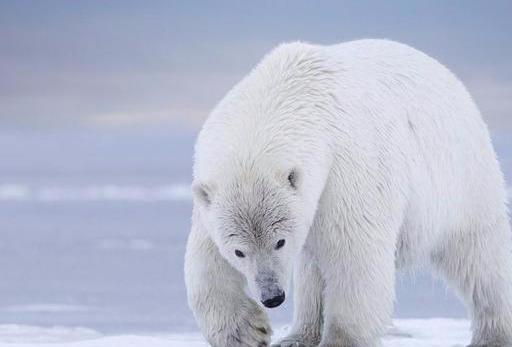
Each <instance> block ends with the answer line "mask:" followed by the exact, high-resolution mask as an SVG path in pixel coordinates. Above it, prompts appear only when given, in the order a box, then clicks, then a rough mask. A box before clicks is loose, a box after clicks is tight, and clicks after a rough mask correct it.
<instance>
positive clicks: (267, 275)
mask: <svg viewBox="0 0 512 347" xmlns="http://www.w3.org/2000/svg"><path fill="white" fill-rule="evenodd" d="M298 183H299V182H298V177H297V171H296V170H290V171H289V172H288V173H287V174H286V175H285V177H284V178H283V177H278V178H276V176H274V177H265V176H263V175H244V176H243V177H237V178H235V179H233V180H231V182H230V183H229V184H226V185H225V186H223V187H220V186H218V187H216V190H215V191H214V192H212V191H211V189H210V188H208V187H205V186H200V187H197V186H196V187H195V188H194V191H195V193H196V197H198V199H199V200H201V201H202V202H201V203H200V205H202V207H201V208H203V209H204V211H205V213H206V215H207V216H208V218H207V219H208V223H210V225H211V227H212V228H211V231H210V232H211V234H212V235H211V236H212V239H213V241H214V242H215V244H216V245H217V247H218V249H219V251H220V253H221V254H222V256H223V257H224V258H225V259H226V260H227V261H228V262H229V263H230V264H231V265H232V266H233V267H234V268H235V269H237V270H238V271H240V272H241V273H242V274H243V275H244V276H245V278H246V280H247V284H248V286H249V289H250V291H251V292H252V293H253V295H254V296H255V297H256V298H257V299H258V300H259V301H261V303H262V304H263V305H265V306H266V307H276V306H279V305H280V304H281V303H282V302H283V301H284V299H285V290H286V288H287V286H288V284H289V281H290V277H291V273H292V271H291V270H292V265H293V261H294V259H295V257H296V256H297V255H298V253H299V252H300V249H301V247H302V245H303V242H304V239H305V234H306V232H305V230H304V229H305V228H304V226H303V223H302V222H301V216H302V213H301V206H302V204H301V203H300V192H299V187H298Z"/></svg>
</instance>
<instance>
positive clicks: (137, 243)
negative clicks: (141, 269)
mask: <svg viewBox="0 0 512 347" xmlns="http://www.w3.org/2000/svg"><path fill="white" fill-rule="evenodd" d="M98 248H99V249H102V250H109V251H110V250H129V251H149V250H152V249H154V248H155V245H154V244H153V243H152V242H151V241H149V240H144V239H128V240H124V239H106V240H101V241H100V242H99V243H98Z"/></svg>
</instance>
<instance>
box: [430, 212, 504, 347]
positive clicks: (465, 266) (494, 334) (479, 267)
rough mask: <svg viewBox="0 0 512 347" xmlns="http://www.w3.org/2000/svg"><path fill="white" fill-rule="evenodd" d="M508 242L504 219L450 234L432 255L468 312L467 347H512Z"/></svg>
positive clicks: (433, 260)
mask: <svg viewBox="0 0 512 347" xmlns="http://www.w3.org/2000/svg"><path fill="white" fill-rule="evenodd" d="M510 238H511V235H510V228H509V226H508V221H507V220H506V218H505V217H503V218H501V219H500V221H499V222H497V223H494V224H493V225H492V226H491V225H490V226H487V227H483V228H482V227H480V228H475V227H473V228H465V229H463V228H461V229H459V230H457V231H456V232H452V233H451V234H449V235H448V236H447V237H446V238H445V239H443V240H442V241H441V242H440V244H439V245H438V246H437V248H436V249H435V250H434V252H433V253H432V263H433V265H434V267H435V268H436V269H437V270H438V271H439V272H440V273H441V274H442V275H443V276H444V277H445V279H446V280H447V282H449V283H450V284H451V285H452V286H454V287H455V288H456V289H457V290H458V291H459V293H460V294H461V296H462V297H463V299H464V300H465V302H466V304H467V306H468V307H469V309H470V312H471V318H472V330H473V338H472V341H471V345H470V346H474V347H477V346H478V347H484V346H485V347H490V346H493V347H498V346H499V347H505V346H507V347H511V346H512V272H511V271H512V261H511V253H510V252H511V249H512V248H511V240H510Z"/></svg>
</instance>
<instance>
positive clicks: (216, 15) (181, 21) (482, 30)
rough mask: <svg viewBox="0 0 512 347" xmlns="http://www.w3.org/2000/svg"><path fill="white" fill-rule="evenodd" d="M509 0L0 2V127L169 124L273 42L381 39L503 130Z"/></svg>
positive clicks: (179, 122)
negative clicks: (418, 53)
mask: <svg viewBox="0 0 512 347" xmlns="http://www.w3.org/2000/svg"><path fill="white" fill-rule="evenodd" d="M511 14H512V2H511V1H449V2H448V1H387V2H384V1H375V2H374V1H293V2H292V1H255V2H242V1H215V2H213V1H182V2H177V1H23V0H21V1H14V0H11V1H0V76H1V78H0V105H1V106H2V107H1V108H0V126H1V127H4V128H11V127H14V128H25V127H28V128H34V127H37V128H41V127H43V128H45V127H68V126H75V125H76V126H79V127H81V126H91V125H92V126H99V127H133V126H138V127H139V126H153V125H157V126H179V127H191V128H192V129H196V128H197V127H198V126H199V125H200V124H201V121H202V120H203V119H204V117H206V115H207V114H208V111H209V110H210V109H211V108H212V107H213V106H214V104H215V102H216V101H217V100H218V99H219V98H220V97H222V95H223V94H224V93H225V92H226V91H227V90H228V89H229V88H230V86H232V85H233V84H234V83H235V82H236V81H237V80H239V79H240V78H241V77H242V76H243V75H244V74H245V73H247V71H249V69H250V68H251V67H252V66H253V65H254V64H255V63H256V62H257V61H258V60H259V59H260V58H261V57H262V56H263V55H264V54H265V53H266V52H267V51H268V50H269V49H271V48H272V47H274V46H275V45H277V44H278V43H280V42H283V41H290V40H305V41H311V42H315V43H326V44H327V43H336V42H341V41H346V40H351V39H357V38H367V37H377V38H389V39H394V40H398V41H402V42H405V43H408V44H410V45H413V46H415V47H417V48H419V49H421V50H423V51H425V52H427V53H428V54H430V55H432V56H434V57H436V58H438V59H439V60H440V61H442V62H443V63H445V64H446V65H447V66H448V67H449V68H451V69H452V70H453V71H454V72H455V73H456V74H458V75H459V77H460V78H462V80H463V81H464V82H465V83H466V84H467V86H468V87H469V89H470V91H471V92H472V94H473V95H474V97H475V99H476V100H477V102H478V104H479V105H480V107H481V109H482V111H483V113H484V116H485V117H486V119H487V120H488V121H489V123H490V125H491V129H492V130H493V131H494V132H502V131H503V132H507V133H509V132H510V131H512V45H511V42H512V40H511V37H512V21H511V20H510V16H511Z"/></svg>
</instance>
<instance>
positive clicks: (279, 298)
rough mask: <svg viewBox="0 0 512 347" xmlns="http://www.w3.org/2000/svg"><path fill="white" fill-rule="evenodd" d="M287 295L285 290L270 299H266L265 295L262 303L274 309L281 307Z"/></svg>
mask: <svg viewBox="0 0 512 347" xmlns="http://www.w3.org/2000/svg"><path fill="white" fill-rule="evenodd" d="M285 297H286V295H285V293H284V291H283V290H280V291H279V292H278V294H277V295H275V296H271V297H269V298H265V296H264V295H262V298H261V303H262V304H263V305H264V306H265V307H268V308H273V307H277V306H279V305H281V304H282V303H283V302H284V299H285Z"/></svg>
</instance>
